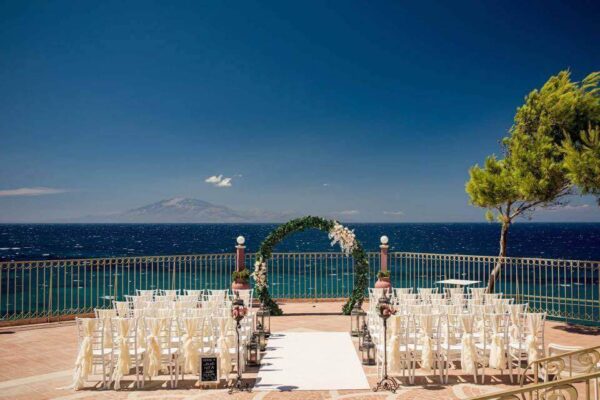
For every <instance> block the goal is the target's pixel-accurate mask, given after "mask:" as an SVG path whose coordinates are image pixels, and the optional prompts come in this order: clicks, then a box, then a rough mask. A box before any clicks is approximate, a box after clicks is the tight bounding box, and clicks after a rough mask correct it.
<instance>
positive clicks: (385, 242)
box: [379, 235, 389, 244]
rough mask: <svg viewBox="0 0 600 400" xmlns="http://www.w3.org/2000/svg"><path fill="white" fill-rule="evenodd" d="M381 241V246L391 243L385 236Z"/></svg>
mask: <svg viewBox="0 0 600 400" xmlns="http://www.w3.org/2000/svg"><path fill="white" fill-rule="evenodd" d="M379 240H380V241H381V244H388V241H389V239H388V237H387V236H385V235H383V236H382V237H381V238H380V239H379Z"/></svg>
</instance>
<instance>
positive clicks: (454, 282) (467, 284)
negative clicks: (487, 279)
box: [436, 279, 481, 287]
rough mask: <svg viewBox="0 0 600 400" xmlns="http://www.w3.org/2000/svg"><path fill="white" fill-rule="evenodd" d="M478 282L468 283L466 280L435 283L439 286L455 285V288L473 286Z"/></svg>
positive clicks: (448, 280) (447, 280)
mask: <svg viewBox="0 0 600 400" xmlns="http://www.w3.org/2000/svg"><path fill="white" fill-rule="evenodd" d="M480 282H481V281H470V280H467V279H446V280H443V281H437V282H436V283H439V284H441V285H455V286H456V287H460V286H469V285H475V284H477V283H480Z"/></svg>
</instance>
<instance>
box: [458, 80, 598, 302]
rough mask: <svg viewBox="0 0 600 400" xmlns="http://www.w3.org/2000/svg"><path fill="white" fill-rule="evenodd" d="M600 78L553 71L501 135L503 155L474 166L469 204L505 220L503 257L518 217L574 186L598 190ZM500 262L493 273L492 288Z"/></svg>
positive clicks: (554, 202) (555, 201)
mask: <svg viewBox="0 0 600 400" xmlns="http://www.w3.org/2000/svg"><path fill="white" fill-rule="evenodd" d="M599 81H600V74H599V73H592V74H590V75H588V76H587V77H586V78H585V79H584V80H583V81H581V82H573V81H571V75H570V73H569V72H568V71H562V72H560V73H559V74H557V75H555V76H552V77H551V78H550V79H549V80H548V81H547V82H546V83H545V84H544V85H543V86H542V88H541V89H539V90H537V89H536V90H533V91H532V92H531V93H529V94H528V95H527V97H526V98H525V103H524V104H523V105H522V106H521V107H519V108H518V109H517V112H516V114H515V118H514V123H513V125H512V127H511V128H510V130H509V135H508V136H507V137H505V138H504V139H503V140H502V153H503V157H502V158H498V157H496V156H495V155H492V156H489V157H487V159H486V160H485V163H484V165H483V166H482V167H480V166H478V165H475V166H473V167H471V168H470V170H469V181H468V182H467V184H466V192H467V193H468V195H469V197H470V202H471V204H473V205H474V206H477V207H482V208H485V209H487V212H486V217H487V218H488V219H491V220H497V221H499V222H500V223H502V230H501V237H500V251H499V255H500V258H502V257H504V256H505V255H506V236H507V234H508V227H509V226H510V224H511V223H512V222H513V220H514V219H515V218H517V217H523V216H525V217H530V216H531V213H532V212H533V211H534V210H535V209H536V208H539V207H549V206H556V205H559V204H561V203H562V202H564V199H565V196H567V195H569V194H571V193H573V191H574V187H575V186H579V187H580V188H581V190H582V192H583V193H594V194H598V193H599V190H600V189H599V186H598V180H599V178H598V171H599V164H600V161H598V154H599V149H600V144H599V140H598V134H597V126H598V125H599V124H600V98H599V88H598V86H599ZM586 130H587V132H588V133H586V134H582V133H581V132H585V131H586ZM500 267H501V263H500V264H498V265H496V266H495V268H494V270H493V271H492V274H491V275H490V281H489V283H488V289H489V290H490V291H492V290H493V286H494V281H495V279H496V278H497V275H498V273H499V270H500Z"/></svg>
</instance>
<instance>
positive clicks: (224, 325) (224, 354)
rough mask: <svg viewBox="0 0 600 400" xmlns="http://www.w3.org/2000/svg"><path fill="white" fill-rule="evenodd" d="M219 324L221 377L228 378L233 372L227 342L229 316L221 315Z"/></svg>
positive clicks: (218, 349)
mask: <svg viewBox="0 0 600 400" xmlns="http://www.w3.org/2000/svg"><path fill="white" fill-rule="evenodd" d="M217 322H218V326H219V338H218V339H217V351H218V353H219V359H220V361H221V378H222V379H228V378H229V372H231V366H232V363H231V354H230V350H229V345H228V343H227V329H228V318H227V317H220V318H218V319H217Z"/></svg>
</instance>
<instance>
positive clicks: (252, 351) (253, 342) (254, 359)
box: [246, 333, 260, 367]
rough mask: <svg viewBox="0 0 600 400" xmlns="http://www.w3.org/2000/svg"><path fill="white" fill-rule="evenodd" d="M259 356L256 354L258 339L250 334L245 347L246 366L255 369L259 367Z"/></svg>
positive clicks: (254, 334)
mask: <svg viewBox="0 0 600 400" xmlns="http://www.w3.org/2000/svg"><path fill="white" fill-rule="evenodd" d="M259 357H260V356H259V354H258V337H257V335H256V333H253V334H252V337H251V338H250V343H248V345H246V359H247V361H248V365H250V366H252V367H255V366H257V365H259Z"/></svg>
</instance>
